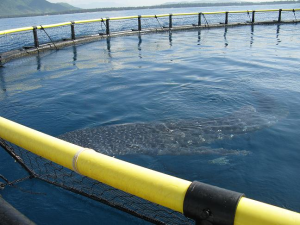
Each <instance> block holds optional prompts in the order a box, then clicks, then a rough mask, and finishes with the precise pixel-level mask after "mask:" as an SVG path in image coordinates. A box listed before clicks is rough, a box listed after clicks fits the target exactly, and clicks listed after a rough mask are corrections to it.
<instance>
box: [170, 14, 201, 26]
mask: <svg viewBox="0 0 300 225" xmlns="http://www.w3.org/2000/svg"><path fill="white" fill-rule="evenodd" d="M192 25H198V15H191V16H173V26H174V27H176V26H177V27H178V26H192Z"/></svg>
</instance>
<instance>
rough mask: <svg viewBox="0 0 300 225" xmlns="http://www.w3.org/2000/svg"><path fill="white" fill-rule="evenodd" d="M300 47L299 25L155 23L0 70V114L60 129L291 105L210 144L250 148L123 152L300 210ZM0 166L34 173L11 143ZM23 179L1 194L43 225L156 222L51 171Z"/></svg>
mask: <svg viewBox="0 0 300 225" xmlns="http://www.w3.org/2000/svg"><path fill="white" fill-rule="evenodd" d="M214 11H216V10H214ZM118 13H119V12H118ZM120 13H121V12H120ZM126 13H127V12H126ZM157 14H158V13H157ZM91 15H93V14H91ZM123 15H124V14H123ZM130 15H132V14H131V13H130ZM67 16H71V15H67ZM56 17H58V16H54V17H53V18H56ZM47 18H50V17H47ZM28 19H29V18H28ZM17 20H19V19H16V21H17ZM0 21H1V20H0ZM53 22H58V21H55V19H53ZM41 23H42V22H41ZM299 48H300V33H299V24H285V25H268V26H266V25H265V26H253V27H251V26H246V27H232V28H228V29H225V28H218V29H208V30H201V31H198V30H194V31H188V32H187V31H185V32H173V33H172V34H171V35H170V34H169V33H156V34H147V35H142V36H127V37H116V38H111V39H109V40H101V41H97V42H93V43H89V44H84V45H80V46H76V47H75V46H74V47H68V48H65V49H62V50H59V51H53V52H47V53H43V54H40V55H39V56H32V57H27V58H23V59H20V60H15V61H12V62H10V63H7V64H6V65H5V67H3V68H0V104H1V108H0V115H1V116H3V117H5V118H8V119H11V120H13V121H16V122H18V123H21V124H24V125H26V126H29V127H32V128H34V129H37V130H39V131H42V132H44V133H47V134H50V135H53V136H59V135H61V134H63V133H66V132H70V131H73V130H77V129H83V128H88V127H96V126H106V125H114V124H124V123H137V122H150V123H151V122H157V121H167V120H178V119H191V118H198V117H203V118H221V117H224V116H226V115H228V114H231V113H232V112H234V111H237V110H239V109H240V108H242V107H245V106H249V105H251V106H253V107H255V108H256V107H257V106H258V105H259V104H265V105H266V107H269V106H270V107H271V109H270V111H271V112H270V114H271V115H272V113H273V114H274V116H276V115H277V114H278V111H281V109H282V110H283V111H288V114H287V115H286V116H280V117H278V119H279V121H278V122H277V123H276V124H273V125H272V126H270V127H262V128H261V129H260V130H258V131H256V132H245V133H244V134H241V135H238V136H236V137H234V138H233V139H230V140H216V141H214V142H212V143H211V144H210V145H209V146H210V147H211V148H225V149H234V150H247V151H249V152H250V153H251V154H248V155H228V156H219V155H214V154H208V155H164V156H156V155H147V154H144V155H125V156H120V157H119V158H121V159H124V160H126V161H129V162H133V163H136V164H139V165H142V166H145V167H148V168H151V169H154V170H158V171H162V172H164V173H167V174H171V175H174V176H177V177H180V178H184V179H187V180H191V181H193V180H199V181H203V182H206V183H209V184H213V185H217V186H220V187H223V188H228V189H231V190H235V191H239V192H243V193H245V194H246V196H247V197H249V198H253V199H256V200H260V201H263V202H266V203H270V204H273V205H277V206H280V207H284V208H288V209H290V210H294V211H298V212H300V206H299V200H300V193H299V191H298V189H299V186H300V179H299V172H300V169H299V166H298V162H299V160H300V152H299V146H300V140H299V138H298V136H299V133H300V129H299V127H300V120H299V118H300V113H299V108H300V101H299V99H300V80H299V78H298V76H299V74H300V67H299V62H300V57H299V51H298V49H299ZM265 99H267V100H268V99H269V100H270V101H269V100H268V101H265ZM245 118H247V115H245ZM0 174H2V175H4V176H5V177H7V178H8V179H9V180H14V179H18V178H20V177H24V176H26V173H25V172H24V171H23V170H22V169H21V168H20V166H19V165H18V164H17V163H15V162H14V160H13V159H12V158H11V157H10V156H8V155H7V154H6V153H5V152H4V151H0ZM17 186H18V187H19V188H12V187H6V188H5V189H4V190H2V191H0V194H1V195H2V196H3V197H4V198H5V199H6V200H7V201H9V202H10V203H12V204H13V205H14V206H15V207H16V208H17V209H19V210H20V211H21V212H23V213H24V214H25V215H27V216H28V217H29V218H31V219H32V220H33V221H34V222H36V223H38V224H69V223H72V224H83V223H87V224H96V223H101V224H120V223H122V224H132V223H137V224H144V223H145V222H144V221H141V220H139V219H136V218H134V217H132V216H130V215H127V214H124V213H122V212H119V211H117V210H114V209H111V208H109V207H107V206H104V205H102V204H100V203H97V202H95V201H93V200H89V199H87V198H85V197H81V196H79V195H76V194H73V193H70V192H68V191H65V190H62V189H60V188H57V187H54V186H52V185H50V184H47V183H44V182H42V181H38V180H35V179H34V180H30V181H25V182H23V183H20V184H18V185H17ZM20 188H21V189H22V190H21V189H20ZM28 192H34V193H35V194H32V193H28ZM58 218H59V219H58Z"/></svg>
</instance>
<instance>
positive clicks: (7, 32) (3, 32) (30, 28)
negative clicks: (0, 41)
mask: <svg viewBox="0 0 300 225" xmlns="http://www.w3.org/2000/svg"><path fill="white" fill-rule="evenodd" d="M28 30H33V27H22V28H16V29H10V30H3V31H0V35H4V34H11V33H17V32H22V31H28Z"/></svg>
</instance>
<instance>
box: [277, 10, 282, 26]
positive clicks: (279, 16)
mask: <svg viewBox="0 0 300 225" xmlns="http://www.w3.org/2000/svg"><path fill="white" fill-rule="evenodd" d="M281 12H282V9H279V14H278V22H279V23H280V22H281Z"/></svg>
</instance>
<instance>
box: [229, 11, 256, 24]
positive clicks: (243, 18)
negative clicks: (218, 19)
mask: <svg viewBox="0 0 300 225" xmlns="http://www.w3.org/2000/svg"><path fill="white" fill-rule="evenodd" d="M250 22H252V12H247V13H229V14H228V23H250Z"/></svg>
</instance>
